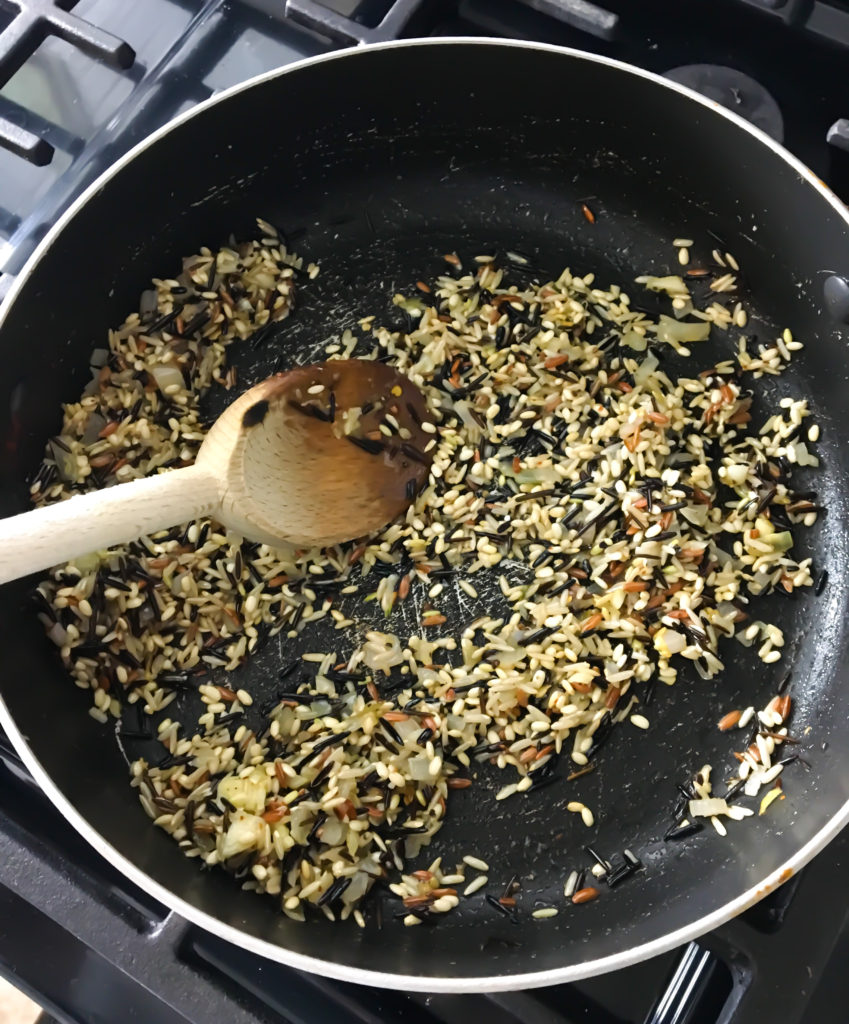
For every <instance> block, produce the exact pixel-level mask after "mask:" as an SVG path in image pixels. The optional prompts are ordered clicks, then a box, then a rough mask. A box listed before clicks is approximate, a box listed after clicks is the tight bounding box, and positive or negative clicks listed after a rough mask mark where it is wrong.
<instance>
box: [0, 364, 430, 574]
mask: <svg viewBox="0 0 849 1024" xmlns="http://www.w3.org/2000/svg"><path fill="white" fill-rule="evenodd" d="M426 418H427V411H426V405H425V401H424V397H423V396H422V394H421V392H420V391H419V390H418V388H416V387H415V386H414V385H413V384H412V383H411V382H410V381H409V380H408V379H407V378H406V377H404V376H402V375H400V374H399V373H397V372H396V371H395V370H393V369H391V368H390V367H388V366H385V365H384V364H383V363H377V362H369V361H365V360H360V359H346V360H338V361H332V362H327V363H318V364H316V365H314V366H303V367H299V368H297V369H295V370H290V371H289V372H288V373H279V374H277V375H276V376H274V377H270V378H269V379H268V380H265V381H263V382H262V383H261V384H257V385H256V386H255V387H252V388H251V389H250V390H249V391H246V392H245V394H243V395H242V396H241V397H240V398H238V399H237V400H236V401H235V402H233V404H232V405H231V406H229V407H228V408H227V409H226V410H225V411H224V413H223V414H222V415H221V416H220V417H219V418H218V420H216V422H215V423H214V424H213V426H212V428H211V429H210V431H209V433H208V434H207V436H206V438H205V439H204V442H203V444H202V445H201V447H200V450H199V451H198V455H197V459H196V460H195V464H194V465H193V466H189V467H187V468H186V469H176V470H170V471H168V472H164V473H159V474H157V475H155V476H150V477H145V478H144V479H141V480H133V481H130V482H129V483H125V484H118V485H116V486H114V487H107V488H105V489H103V490H100V491H92V492H90V493H88V494H82V495H78V496H74V497H72V498H69V499H68V500H67V501H60V502H57V503H56V504H54V505H49V506H46V507H45V508H40V509H36V510H35V511H32V512H24V513H22V514H21V515H17V516H12V517H11V518H9V519H3V520H0V583H3V582H6V581H8V580H12V579H17V578H18V577H19V576H25V575H27V574H29V573H31V572H36V571H37V570H39V569H46V568H48V567H50V566H52V565H58V564H59V563H60V562H66V561H70V560H72V559H74V558H77V557H79V556H81V555H85V554H88V553H89V552H91V551H96V550H102V549H104V548H108V547H111V546H112V545H113V544H121V543H124V542H127V541H131V540H135V539H137V538H138V537H140V536H142V535H143V534H148V533H154V532H156V531H157V530H161V529H165V528H167V527H170V526H175V525H178V524H180V523H184V522H187V521H189V520H192V519H197V518H199V517H201V516H212V517H213V518H215V519H217V520H218V521H219V522H221V523H223V524H224V526H227V527H230V528H231V529H233V530H235V531H237V532H238V533H241V534H243V535H244V536H246V537H248V538H249V539H251V540H254V541H259V542H261V543H264V544H270V545H273V546H279V545H280V544H283V543H288V544H294V545H297V546H298V547H317V546H320V547H324V546H326V545H329V544H336V543H339V542H340V541H343V540H350V539H352V538H354V537H361V536H363V535H365V534H368V533H373V532H374V531H375V530H378V529H380V528H381V527H382V526H385V525H386V524H387V523H388V522H390V521H391V520H392V519H394V518H395V517H396V516H397V515H398V514H399V513H401V512H402V511H403V510H404V509H405V508H406V507H407V505H408V504H409V503H410V502H411V501H412V500H413V498H414V497H415V495H416V494H418V492H419V490H420V489H421V487H422V485H423V484H424V481H425V480H426V478H427V474H428V469H429V467H430V462H431V454H430V453H428V452H426V451H425V448H426V447H427V445H428V443H429V442H430V441H432V440H433V437H432V435H431V434H430V433H428V432H426V431H425V430H424V429H423V428H422V424H423V423H424V422H425V420H426ZM381 428H382V429H381ZM431 430H432V428H431Z"/></svg>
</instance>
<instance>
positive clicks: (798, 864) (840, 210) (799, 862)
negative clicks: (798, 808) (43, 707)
mask: <svg viewBox="0 0 849 1024" xmlns="http://www.w3.org/2000/svg"><path fill="white" fill-rule="evenodd" d="M452 45H463V46H481V47H484V46H488V47H497V48H502V49H503V48H507V47H509V48H512V49H523V50H536V51H541V52H545V53H551V54H557V55H559V56H564V57H567V58H570V59H573V60H584V61H587V62H590V63H595V64H601V65H605V66H607V67H609V68H611V69H613V70H615V71H619V72H623V73H626V74H631V75H635V76H637V77H639V78H643V79H646V80H648V81H650V82H652V83H654V84H655V85H659V86H662V87H663V88H666V89H669V90H671V91H673V92H677V93H679V94H681V95H682V96H685V97H686V98H688V99H690V100H692V101H694V102H697V103H698V104H700V105H701V106H702V107H704V108H706V109H708V110H711V111H712V112H713V113H714V114H717V115H719V116H720V117H724V118H726V119H727V120H728V121H730V122H731V123H732V124H734V125H736V126H737V128H740V129H742V130H744V131H746V132H748V133H749V134H750V135H752V136H753V137H754V138H755V139H757V140H758V141H759V142H761V143H762V144H763V145H765V146H767V147H768V148H769V149H771V150H772V151H773V152H774V153H775V154H776V155H777V156H778V157H780V158H781V159H782V160H783V161H784V162H785V163H786V164H788V165H789V166H790V167H791V168H792V169H793V170H795V171H796V173H797V174H798V175H799V177H800V178H801V179H802V180H803V181H804V182H805V183H806V184H807V185H809V186H810V187H812V188H813V189H814V190H815V191H817V192H818V193H819V194H820V195H821V196H822V197H823V198H824V199H825V200H826V202H827V203H828V204H829V205H830V206H831V207H832V208H833V210H834V212H835V213H836V214H837V216H838V217H839V218H840V219H841V220H843V221H844V223H845V224H846V227H847V229H848V230H849V209H847V207H846V206H844V205H843V203H842V202H841V201H840V199H838V197H837V196H836V195H835V194H834V192H832V190H831V189H830V188H829V187H828V186H827V185H826V184H825V183H824V182H823V181H821V180H820V178H818V177H817V176H816V175H815V174H814V172H813V171H812V170H811V169H810V168H808V167H807V166H806V165H805V164H804V163H802V161H801V160H799V159H798V158H797V157H796V156H794V155H793V154H792V153H790V152H789V150H787V149H786V148H785V147H784V146H783V145H782V144H781V143H779V142H776V141H775V140H774V139H772V138H771V137H770V136H768V135H767V134H766V133H765V132H763V131H762V130H761V129H759V128H757V127H756V126H754V125H752V124H750V123H749V122H747V121H745V120H744V119H743V118H741V117H740V116H739V115H738V114H735V113H734V112H733V111H730V110H727V109H726V108H725V107H722V106H721V105H720V104H719V103H717V102H715V101H713V100H709V99H707V98H706V97H704V96H701V95H700V94H699V93H697V92H695V91H693V90H692V89H690V88H688V87H687V86H684V85H681V84H679V83H677V82H673V81H671V80H669V79H665V78H663V77H661V76H660V75H657V74H655V73H654V72H651V71H646V70H644V69H643V68H640V67H637V66H635V65H631V64H628V63H626V62H624V61H619V60H614V59H612V58H610V57H605V56H601V55H598V54H593V53H588V52H586V51H583V50H578V49H575V48H571V47H563V46H555V45H552V44H548V43H538V42H533V41H529V40H506V39H505V40H502V39H488V38H483V37H464V36H446V37H441V38H439V37H437V38H414V39H402V40H391V41H388V42H381V43H371V44H368V45H366V46H358V47H346V48H343V49H339V50H333V51H331V52H329V53H324V54H318V55H317V56H313V57H307V58H305V59H303V60H299V61H295V62H293V63H292V64H287V65H284V66H282V67H278V68H274V69H272V70H270V71H266V72H263V73H261V74H259V75H255V76H254V77H252V78H249V79H247V80H245V81H243V82H239V83H237V84H236V85H233V86H230V87H229V88H227V89H224V90H222V91H221V92H220V93H217V94H216V95H214V96H212V97H210V98H209V99H207V100H204V101H203V102H201V103H199V104H197V105H196V106H194V107H192V108H190V109H189V110H187V111H184V112H183V113H182V114H179V115H178V116H177V117H175V118H173V119H172V120H170V121H168V122H167V123H166V124H164V125H162V126H161V127H160V128H158V129H157V130H156V131H154V132H152V133H151V134H150V135H148V136H147V137H146V138H144V139H143V140H142V141H141V142H139V143H137V144H136V145H135V146H133V147H132V148H131V149H129V150H128V151H127V152H126V153H124V154H123V156H121V157H120V158H119V159H118V160H116V162H115V163H114V164H113V165H112V166H111V167H109V168H108V169H107V170H106V171H105V172H103V174H101V175H100V176H99V177H98V178H97V179H96V180H95V181H94V182H92V183H91V184H90V185H89V186H88V187H87V188H86V189H85V190H84V191H83V192H82V193H81V194H80V195H79V196H78V197H77V198H76V199H75V200H74V201H73V202H72V203H71V204H70V205H69V206H68V208H67V209H66V210H65V211H64V212H63V213H62V214H61V216H60V217H59V218H58V219H57V221H56V222H55V223H54V224H53V225H52V226H51V228H50V229H49V230H48V232H47V233H46V235H45V236H44V238H43V239H42V240H41V242H40V243H39V244H38V245H37V246H36V248H35V249H34V251H33V253H32V254H31V256H30V257H29V259H28V260H27V261H26V263H25V264H24V266H23V267H22V269H21V271H20V272H19V274H18V275H17V276H16V277H15V278H14V280H13V282H12V285H11V287H10V289H9V292H8V293H7V295H6V296H5V298H4V300H3V302H2V303H0V330H2V328H3V325H4V323H5V321H6V319H7V317H8V315H9V311H10V310H11V308H12V306H13V304H14V302H15V299H16V298H17V297H18V295H19V294H20V292H21V291H22V290H23V289H24V287H25V285H26V283H27V281H28V279H29V277H30V276H31V275H32V273H33V271H34V270H35V268H36V266H37V265H38V264H39V262H40V261H41V259H42V257H43V256H44V255H45V253H46V252H47V251H48V250H49V248H50V247H51V246H52V245H53V243H54V241H55V240H56V238H57V237H58V236H59V235H60V234H61V233H62V231H63V230H64V229H65V227H66V225H67V224H69V223H70V222H71V221H72V220H73V218H74V217H75V216H76V215H77V214H78V213H79V212H80V211H81V210H82V209H83V208H84V207H85V206H86V205H87V204H88V203H89V202H90V201H91V199H92V198H93V197H94V196H95V195H97V194H98V193H99V192H100V191H101V190H102V189H103V188H104V186H105V185H107V183H108V182H110V181H111V180H112V178H113V177H115V176H116V175H117V174H119V173H120V172H121V170H122V169H123V168H124V167H126V166H127V165H129V164H130V163H132V161H133V160H134V159H136V157H137V156H139V155H140V154H141V153H143V152H144V151H145V150H146V149H148V148H149V147H150V146H152V145H154V144H155V143H156V142H158V141H159V140H160V139H161V138H163V137H164V136H166V135H168V134H170V132H172V131H174V130H175V129H177V128H179V127H180V126H181V125H182V124H184V123H185V122H187V121H189V120H191V119H192V118H193V117H195V116H196V115H198V114H201V113H202V112H204V111H206V110H208V109H210V108H212V107H213V106H215V105H217V104H218V103H222V102H226V101H227V100H228V99H229V98H230V97H232V96H236V95H238V94H239V93H241V92H243V91H245V90H248V89H251V88H253V87H254V86H258V85H261V84H264V83H266V82H269V81H272V80H274V79H276V78H278V77H282V76H283V75H286V74H289V73H291V72H296V71H299V70H302V69H304V68H307V67H311V66H313V65H317V64H321V63H323V62H325V61H333V60H340V59H351V58H355V57H356V56H358V55H362V54H368V53H369V52H371V51H375V50H390V49H400V48H407V47H425V46H452ZM0 727H2V729H3V730H4V732H5V733H6V735H7V736H8V737H9V739H10V741H11V743H12V745H13V747H14V748H15V751H16V752H17V754H18V756H19V757H20V758H21V760H22V761H23V763H24V765H25V767H26V768H27V770H28V771H29V772H30V774H31V775H32V776H33V778H34V779H35V781H36V782H37V784H38V785H39V786H40V788H41V789H42V790H43V791H44V792H45V794H46V795H47V796H48V797H49V798H50V800H51V802H52V803H53V804H54V805H55V806H56V807H57V808H58V810H59V811H60V813H61V814H62V815H63V817H64V818H65V819H66V821H68V822H69V824H71V826H72V827H73V828H75V829H76V831H77V832H78V833H79V834H80V835H81V836H82V837H83V838H84V839H85V840H86V841H87V842H88V843H89V844H90V845H91V846H93V847H94V849H95V850H96V851H97V852H98V853H99V854H100V855H101V856H103V857H105V858H106V859H107V860H108V861H109V862H110V863H111V864H113V865H115V866H116V867H117V868H118V869H119V870H120V871H121V872H122V873H123V874H124V875H125V876H126V877H127V878H129V879H130V881H132V882H133V883H135V884H136V885H138V886H139V887H140V888H142V889H143V890H145V891H146V892H148V893H150V894H151V895H152V896H154V897H155V898H156V899H157V900H159V901H160V902H161V903H163V904H164V905H165V906H166V907H167V908H169V912H170V911H174V912H176V913H177V914H178V915H179V916H180V917H182V918H184V919H185V920H186V921H188V922H190V923H191V924H194V925H196V926H198V927H199V928H201V929H203V930H204V931H207V932H211V933H213V934H215V935H217V936H218V937H220V938H223V939H225V940H226V941H228V942H230V943H232V944H234V945H236V946H239V947H241V948H242V949H245V950H247V951H248V952H251V953H255V954H257V955H259V956H262V957H264V958H265V959H268V960H272V961H276V962H277V963H281V964H285V965H286V966H289V967H293V968H295V969H298V970H303V971H307V972H309V973H312V974H322V975H325V976H326V977H328V978H332V979H334V980H338V981H345V982H352V983H355V984H360V985H371V986H376V987H380V988H389V989H395V990H400V991H409V992H432V993H446V994H450V993H464V992H469V991H472V990H474V991H478V992H480V991H484V992H487V993H490V992H504V991H513V990H518V989H529V988H541V987H544V986H547V985H559V984H564V983H567V982H574V981H578V980H580V979H582V978H589V977H592V976H594V975H599V974H605V973H608V972H611V971H615V970H620V969H621V968H624V967H629V966H631V965H633V964H636V963H639V962H640V961H642V960H647V959H649V958H651V957H654V956H658V955H660V954H662V953H666V952H669V951H670V950H672V949H675V948H676V947H679V946H682V945H684V944H686V943H687V942H690V941H692V940H694V939H697V938H699V937H700V936H702V935H704V934H705V933H707V932H709V931H712V930H713V929H715V928H717V927H719V926H720V925H722V924H724V923H725V922H727V921H729V920H731V919H732V918H733V917H736V916H737V915H738V914H739V913H742V911H744V910H746V909H748V908H749V907H751V906H752V905H754V904H755V903H757V902H758V901H759V900H761V899H763V898H764V897H765V896H766V895H768V894H769V893H770V892H772V891H774V890H775V889H776V888H778V887H779V886H780V885H781V884H782V883H783V882H785V881H787V879H789V878H790V877H791V876H792V875H793V874H795V873H796V872H797V871H798V870H799V869H800V868H802V867H803V866H804V865H805V864H806V863H807V862H808V861H809V860H811V858H812V857H814V856H815V854H817V853H818V852H819V851H820V850H821V849H822V848H823V847H824V846H826V845H827V844H828V843H829V842H830V841H831V840H832V839H833V838H834V837H835V836H836V835H837V834H838V833H839V832H840V831H841V829H842V828H843V827H844V826H845V825H846V824H847V823H849V801H847V802H846V803H845V804H844V805H843V806H842V807H841V808H840V809H839V810H838V812H837V813H836V814H835V815H833V816H832V817H831V818H830V819H829V821H828V822H827V823H826V825H824V826H823V827H822V828H821V829H820V830H819V831H818V832H817V833H816V834H815V835H814V836H812V837H811V839H809V840H808V842H807V843H805V844H804V846H802V847H801V848H800V849H798V850H797V851H796V852H795V853H794V854H793V856H791V857H789V858H788V859H787V860H786V861H785V862H784V863H783V864H782V865H780V866H779V867H777V868H776V869H774V870H773V871H772V872H771V873H770V874H769V875H767V877H766V878H765V879H762V880H761V881H760V882H759V883H757V884H756V885H753V886H751V887H750V888H749V889H747V890H746V891H744V892H743V893H741V894H740V895H739V896H738V897H737V898H735V899H733V900H730V901H729V902H727V903H725V904H724V905H723V906H721V907H719V908H717V909H716V910H714V911H712V912H711V913H709V914H706V915H704V916H702V917H699V918H697V919H696V920H695V921H691V922H690V923H689V924H687V925H685V926H683V927H681V928H679V929H677V930H675V931H673V932H668V933H666V934H665V935H662V936H660V937H659V938H656V939H652V940H650V941H648V942H643V943H640V944H638V945H635V946H631V947H629V948H628V949H625V950H623V951H622V952H619V953H613V954H609V955H607V956H604V957H599V958H597V959H594V960H589V961H583V962H580V963H573V964H569V965H566V966H563V967H557V968H551V969H549V970H542V971H533V972H525V973H522V974H502V975H494V976H487V975H483V976H471V975H470V976H454V977H431V976H422V975H408V974H394V973H388V972H384V971H374V970H368V969H365V968H360V967H351V966H347V965H345V964H342V963H338V962H336V961H333V960H323V959H320V958H318V957H312V956H307V955H305V954H302V953H298V952H295V951H294V950H291V949H287V948H286V947H284V946H280V945H277V944H275V943H273V942H269V941H267V940H265V939H261V938H257V937H256V936H254V935H252V934H250V933H249V932H245V931H242V930H241V929H239V928H236V927H234V926H233V925H229V924H227V923H225V922H224V921H221V920H220V919H219V918H217V917H214V916H213V915H211V914H208V913H206V912H205V911H203V910H200V909H199V908H197V907H195V906H194V905H192V904H191V903H189V902H187V901H186V900H184V899H183V898H182V897H181V896H179V895H177V894H176V893H174V892H172V891H171V890H170V889H168V888H167V887H166V886H164V885H162V884H161V883H159V882H158V881H156V880H155V879H153V878H152V877H151V876H150V875H148V874H146V873H145V872H144V871H142V870H141V869H140V868H138V867H137V866H136V865H135V864H134V863H133V862H132V861H131V860H130V859H129V858H128V857H126V856H125V855H124V854H123V853H121V852H120V851H119V850H117V849H116V848H115V847H114V846H113V845H112V844H111V843H109V842H108V841H107V840H106V839H105V838H104V837H103V836H102V835H101V834H100V833H99V832H98V831H97V830H96V829H95V828H94V827H93V826H92V825H91V824H90V823H89V822H88V821H87V820H86V818H85V817H84V816H83V815H82V814H81V813H80V812H79V811H77V809H76V807H75V806H74V805H73V804H72V803H71V802H70V800H68V799H67V798H66V797H65V795H64V794H63V793H62V791H61V790H60V789H59V787H58V785H57V784H56V783H55V782H54V781H53V779H52V778H51V776H50V775H49V773H48V772H47V771H46V770H45V768H44V767H43V766H42V764H41V762H40V761H39V760H38V758H37V757H36V755H35V753H34V751H33V750H32V749H31V748H30V746H29V744H28V742H27V740H26V738H25V737H24V736H23V734H22V733H21V732H20V730H19V729H18V727H17V725H16V723H15V721H14V719H13V718H12V714H11V712H10V711H9V709H8V707H7V706H6V703H5V701H4V699H3V697H2V694H0Z"/></svg>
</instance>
